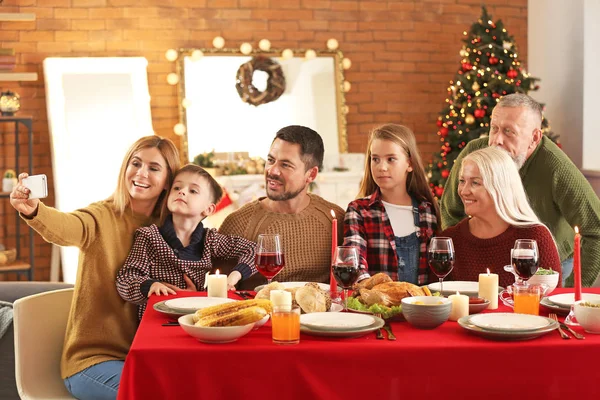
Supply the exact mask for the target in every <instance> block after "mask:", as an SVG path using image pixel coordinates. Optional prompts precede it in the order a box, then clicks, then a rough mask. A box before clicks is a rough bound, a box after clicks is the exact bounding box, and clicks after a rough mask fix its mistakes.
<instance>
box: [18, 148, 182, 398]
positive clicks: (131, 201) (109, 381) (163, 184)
mask: <svg viewBox="0 0 600 400" xmlns="http://www.w3.org/2000/svg"><path fill="white" fill-rule="evenodd" d="M178 168H179V155H178V152H177V149H176V147H175V146H174V145H173V143H172V142H171V141H170V140H168V139H163V138H161V137H159V136H147V137H143V138H141V139H139V140H138V141H137V142H135V143H134V144H133V145H132V146H131V148H130V149H129V151H128V152H127V154H126V156H125V158H124V160H123V164H122V165H121V171H120V173H119V180H118V183H117V188H116V190H115V192H114V193H113V195H112V196H111V197H110V198H109V199H107V200H103V201H99V202H96V203H93V204H90V205H89V206H88V207H86V208H83V209H80V210H76V211H73V212H69V213H64V212H60V211H58V210H56V209H54V208H51V207H48V206H46V205H44V204H43V203H41V202H40V201H39V200H38V199H29V190H28V189H27V188H26V187H25V186H24V185H23V184H22V180H23V179H24V178H26V177H27V174H25V173H23V174H21V175H19V184H18V185H17V186H16V187H15V188H14V189H13V191H12V193H11V194H10V202H11V204H12V206H13V207H14V208H15V209H16V210H17V211H19V212H20V213H21V217H22V218H23V219H24V220H25V221H26V222H27V224H29V226H31V227H32V228H33V229H35V230H36V231H37V232H38V233H39V234H40V235H41V236H42V237H43V238H44V239H45V240H46V241H48V242H50V243H54V244H57V245H59V246H76V247H78V248H79V249H80V256H79V265H78V269H77V281H76V283H75V292H74V296H73V303H72V305H71V312H70V313H69V319H68V322H67V331H66V336H65V342H64V349H63V355H62V360H61V374H62V377H63V379H64V380H65V385H66V386H67V389H69V391H70V392H71V394H72V395H73V396H75V397H77V398H78V399H114V398H116V396H117V391H118V388H119V381H120V378H121V371H122V369H123V363H124V360H125V356H126V355H127V352H128V351H129V347H130V345H131V342H132V341H133V337H134V335H135V331H136V328H137V317H136V307H135V306H134V305H132V304H129V303H126V302H125V301H123V300H122V299H121V297H120V296H119V294H118V293H117V291H116V290H115V278H116V276H117V272H118V271H119V268H121V266H122V265H123V264H124V262H125V259H126V258H127V254H128V253H129V250H130V249H131V246H132V244H133V236H134V232H135V230H136V229H137V228H139V227H141V226H147V225H150V224H152V223H154V222H157V221H158V220H159V218H160V215H161V212H162V211H163V209H164V203H165V199H166V195H167V194H168V189H169V188H170V187H171V184H172V181H173V176H174V174H175V172H176V171H177V169H178Z"/></svg>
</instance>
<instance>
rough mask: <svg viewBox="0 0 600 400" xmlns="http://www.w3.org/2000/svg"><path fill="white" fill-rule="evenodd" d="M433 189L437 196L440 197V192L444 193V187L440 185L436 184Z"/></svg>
mask: <svg viewBox="0 0 600 400" xmlns="http://www.w3.org/2000/svg"><path fill="white" fill-rule="evenodd" d="M433 191H434V193H435V195H436V196H437V197H442V194H444V188H443V187H440V186H436V187H435V188H434V189H433Z"/></svg>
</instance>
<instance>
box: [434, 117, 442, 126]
mask: <svg viewBox="0 0 600 400" xmlns="http://www.w3.org/2000/svg"><path fill="white" fill-rule="evenodd" d="M435 124H436V125H437V126H440V127H441V126H442V125H444V123H443V122H442V120H441V119H438V120H437V122H436V123H435Z"/></svg>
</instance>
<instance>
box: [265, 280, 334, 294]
mask: <svg viewBox="0 0 600 400" xmlns="http://www.w3.org/2000/svg"><path fill="white" fill-rule="evenodd" d="M279 283H280V284H282V285H283V288H284V289H291V288H297V287H302V286H306V284H307V283H311V282H279ZM317 285H319V287H320V288H321V289H323V290H327V291H329V284H328V283H317ZM265 286H266V285H259V286H257V287H255V288H254V291H255V292H259V291H260V290H261V289H262V288H264V287H265ZM341 291H342V288H340V287H338V292H341Z"/></svg>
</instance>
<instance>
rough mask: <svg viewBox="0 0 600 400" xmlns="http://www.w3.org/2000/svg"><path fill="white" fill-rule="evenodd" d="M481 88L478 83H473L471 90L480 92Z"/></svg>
mask: <svg viewBox="0 0 600 400" xmlns="http://www.w3.org/2000/svg"><path fill="white" fill-rule="evenodd" d="M479 88H480V86H479V83H477V81H475V82H473V85H471V89H473V90H474V91H478V90H479Z"/></svg>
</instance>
